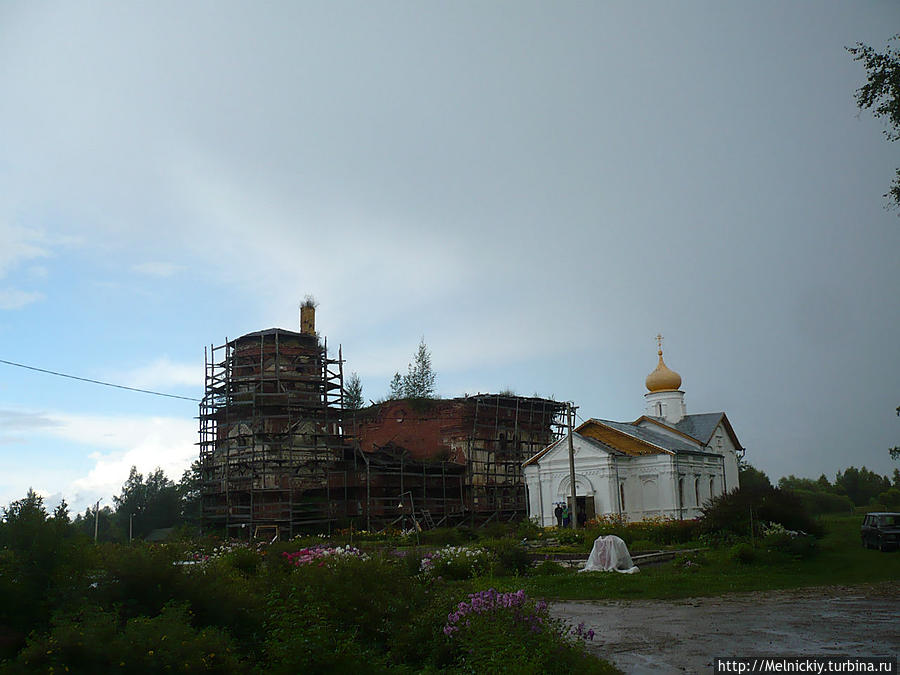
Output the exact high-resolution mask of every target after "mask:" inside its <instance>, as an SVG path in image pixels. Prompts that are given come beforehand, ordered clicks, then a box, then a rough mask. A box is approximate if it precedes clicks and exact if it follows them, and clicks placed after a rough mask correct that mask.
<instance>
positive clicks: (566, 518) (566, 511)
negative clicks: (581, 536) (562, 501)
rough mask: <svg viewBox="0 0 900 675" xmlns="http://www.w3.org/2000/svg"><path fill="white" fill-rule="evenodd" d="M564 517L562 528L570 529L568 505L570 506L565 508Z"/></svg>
mask: <svg viewBox="0 0 900 675" xmlns="http://www.w3.org/2000/svg"><path fill="white" fill-rule="evenodd" d="M562 516H563V519H562V520H563V522H562V526H563V527H568V526H569V505H568V504H566V505H565V506H563V513H562Z"/></svg>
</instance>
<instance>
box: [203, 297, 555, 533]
mask: <svg viewBox="0 0 900 675" xmlns="http://www.w3.org/2000/svg"><path fill="white" fill-rule="evenodd" d="M205 361H206V391H205V395H204V397H203V401H202V403H201V404H200V461H201V476H202V513H203V525H204V528H205V529H208V530H209V529H218V530H224V531H225V532H226V533H227V534H230V535H235V536H248V528H249V534H252V535H260V536H262V535H263V534H265V536H270V535H271V534H277V535H279V536H283V537H284V536H287V537H289V536H293V535H294V534H296V533H299V532H309V531H327V530H330V529H332V528H334V527H345V526H347V525H349V524H353V525H354V526H355V527H357V528H359V529H363V528H365V529H368V530H373V529H381V528H384V527H388V526H398V525H400V524H401V523H405V524H406V525H407V526H409V525H411V524H412V522H415V523H416V524H418V525H420V526H422V527H429V526H447V525H455V524H460V523H468V524H470V525H480V524H484V523H486V522H490V521H492V520H497V519H503V520H513V519H516V518H521V517H525V516H526V514H527V513H528V504H527V493H526V490H525V482H524V479H523V474H522V462H524V461H525V460H526V459H528V458H529V457H531V456H532V455H534V454H535V453H536V452H538V451H539V450H540V449H541V448H543V447H545V446H546V445H548V444H549V443H551V442H553V441H554V440H556V439H557V438H559V436H560V434H561V430H562V428H563V424H564V416H565V409H566V407H565V405H566V404H565V403H560V402H558V401H553V400H549V399H543V398H537V397H521V396H515V395H505V394H478V395H475V396H467V397H463V398H454V399H434V400H432V399H426V400H416V399H412V400H390V401H386V402H384V403H381V404H376V405H373V406H371V407H369V408H365V409H362V410H345V409H344V398H343V359H342V356H341V351H340V349H339V350H338V356H337V358H336V359H332V358H330V357H329V355H328V348H327V342H326V341H325V340H323V339H321V338H320V337H319V336H318V334H317V333H316V331H315V308H314V307H313V306H304V307H303V308H302V309H301V320H300V332H299V333H297V332H294V331H288V330H284V329H279V328H272V329H269V330H264V331H258V332H255V333H249V334H247V335H244V336H242V337H239V338H237V339H235V340H230V341H229V340H226V342H225V344H223V345H221V346H218V347H215V346H211V347H209V349H208V350H207V352H206V359H205Z"/></svg>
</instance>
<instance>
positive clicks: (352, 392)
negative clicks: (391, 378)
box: [344, 372, 399, 410]
mask: <svg viewBox="0 0 900 675" xmlns="http://www.w3.org/2000/svg"><path fill="white" fill-rule="evenodd" d="M397 375H398V376H399V373H397ZM344 407H345V408H347V409H348V410H359V409H360V408H362V407H363V388H362V382H360V380H359V375H357V374H356V373H355V372H353V373H350V377H348V378H347V383H346V385H345V386H344Z"/></svg>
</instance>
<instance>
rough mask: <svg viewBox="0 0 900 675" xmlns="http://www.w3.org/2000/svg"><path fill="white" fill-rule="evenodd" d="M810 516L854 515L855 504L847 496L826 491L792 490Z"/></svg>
mask: <svg viewBox="0 0 900 675" xmlns="http://www.w3.org/2000/svg"><path fill="white" fill-rule="evenodd" d="M791 491H792V492H793V493H794V494H795V495H796V496H797V497H798V499H800V502H801V503H802V504H803V508H805V509H806V510H807V511H808V512H809V513H810V514H812V515H814V516H818V515H823V514H826V513H852V512H853V502H852V501H850V498H849V497H848V496H847V495H839V494H835V493H833V492H825V491H824V490H803V489H793V490H791Z"/></svg>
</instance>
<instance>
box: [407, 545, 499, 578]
mask: <svg viewBox="0 0 900 675" xmlns="http://www.w3.org/2000/svg"><path fill="white" fill-rule="evenodd" d="M493 562H494V561H493V559H492V556H491V554H490V553H489V552H488V551H487V550H486V549H483V548H470V547H466V546H445V547H444V548H442V549H440V550H438V551H435V552H434V553H426V554H425V555H424V556H423V557H422V562H421V564H420V566H419V571H420V572H422V573H423V574H425V575H426V576H429V577H443V578H445V579H454V580H458V579H471V578H474V577H480V576H484V575H485V574H487V573H488V572H489V571H490V569H491V566H492V563H493Z"/></svg>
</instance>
